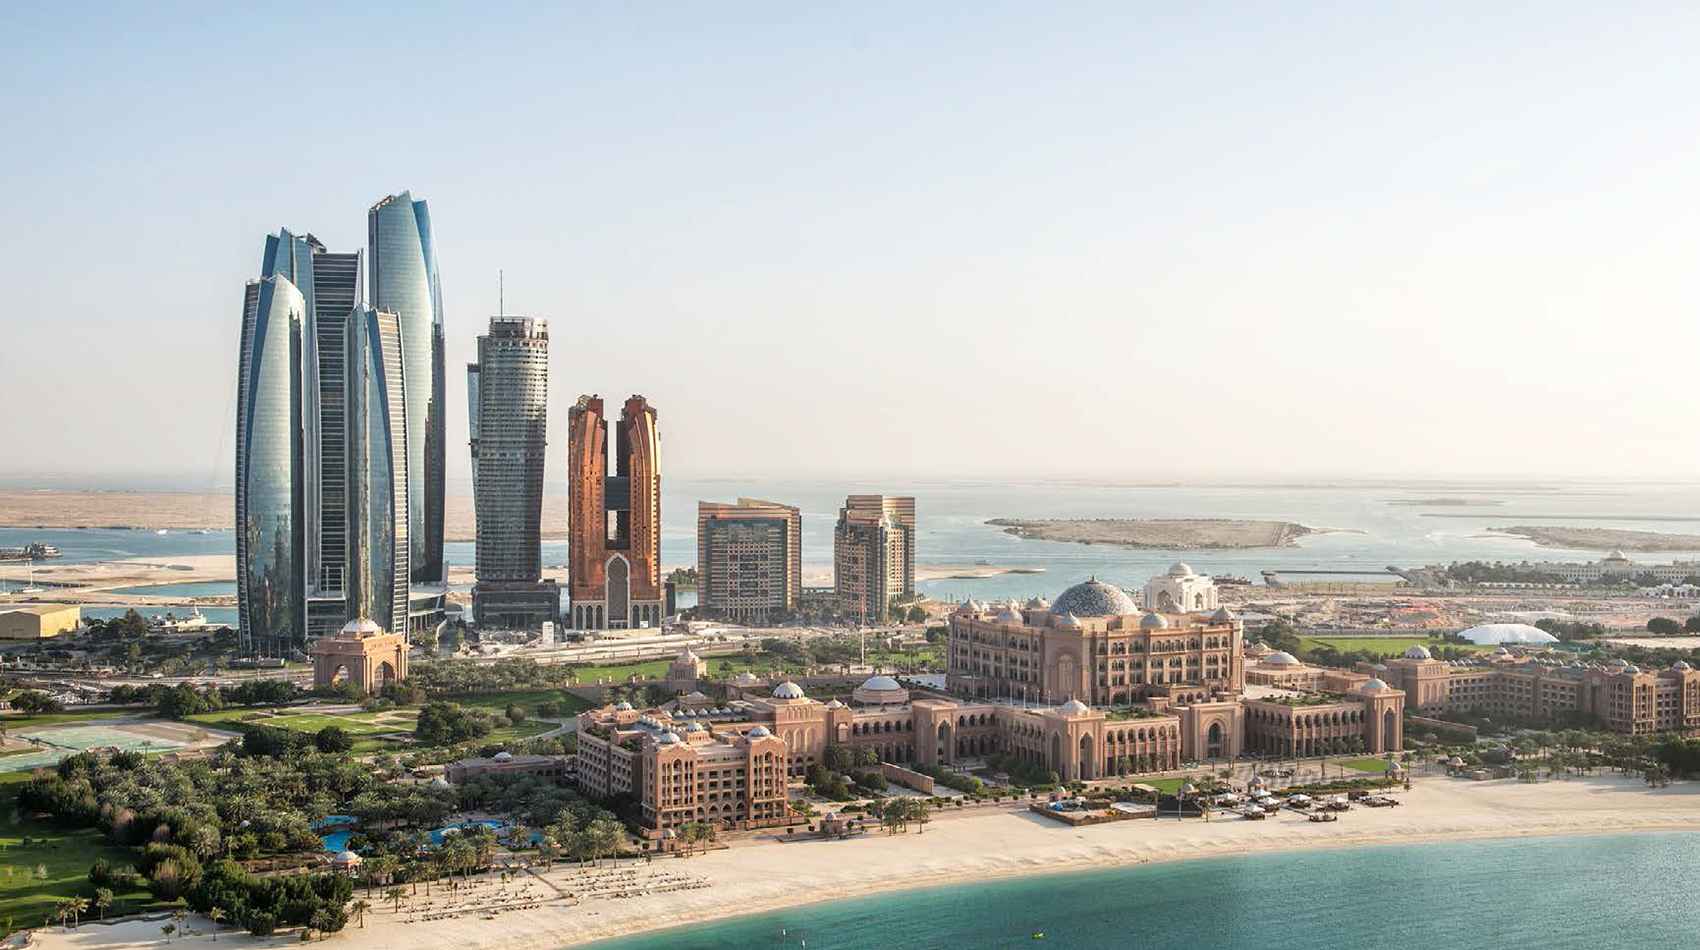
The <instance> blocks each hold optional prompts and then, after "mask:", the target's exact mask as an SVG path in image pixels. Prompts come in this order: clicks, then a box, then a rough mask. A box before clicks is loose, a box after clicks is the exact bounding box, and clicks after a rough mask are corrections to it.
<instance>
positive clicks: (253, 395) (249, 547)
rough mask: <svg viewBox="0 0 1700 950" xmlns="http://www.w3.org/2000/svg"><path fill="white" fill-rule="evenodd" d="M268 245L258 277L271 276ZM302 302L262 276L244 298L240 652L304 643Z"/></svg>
mask: <svg viewBox="0 0 1700 950" xmlns="http://www.w3.org/2000/svg"><path fill="white" fill-rule="evenodd" d="M271 243H272V242H271V241H270V240H268V241H267V259H266V262H265V264H264V265H263V268H262V269H264V270H266V271H268V272H269V271H271V270H272V269H273V268H272V266H271V265H272V261H273V255H272V251H273V248H272V246H271ZM307 313H308V310H307V300H306V298H305V297H304V296H303V295H302V293H301V291H300V290H299V289H298V288H297V287H296V286H295V284H294V283H293V282H292V281H290V280H289V278H288V277H286V276H284V275H283V274H281V273H268V274H267V276H265V277H263V278H262V279H260V280H256V281H249V282H248V285H247V287H246V288H245V289H244V292H243V296H242V340H241V344H240V346H239V348H238V353H239V355H238V360H239V363H238V366H237V383H236V600H237V611H238V613H239V615H240V627H241V635H242V637H243V641H244V643H245V644H246V645H247V646H248V648H249V649H250V650H252V651H255V652H264V653H267V654H269V655H272V656H280V655H282V654H283V653H284V652H287V651H288V650H290V649H293V648H294V647H296V646H297V645H299V644H300V643H301V642H303V640H304V637H305V630H306V628H305V622H306V616H305V614H306V577H305V574H304V571H303V567H304V559H303V554H304V549H305V546H306V536H305V530H304V529H305V525H304V523H303V520H302V518H301V512H302V503H303V496H304V485H305V471H304V464H303V463H304V459H303V452H302V439H301V431H302V419H301V415H302V413H301V407H302V375H301V368H302V366H301V363H302V350H303V347H302V327H303V324H304V323H305V321H306V319H307Z"/></svg>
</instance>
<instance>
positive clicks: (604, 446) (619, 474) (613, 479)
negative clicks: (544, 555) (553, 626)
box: [567, 396, 664, 630]
mask: <svg viewBox="0 0 1700 950" xmlns="http://www.w3.org/2000/svg"><path fill="white" fill-rule="evenodd" d="M615 434H616V439H615V444H614V445H613V446H609V444H608V421H607V419H606V418H605V416H604V413H603V404H602V398H601V397H600V396H580V397H579V400H578V403H577V404H576V405H574V406H573V408H572V409H570V410H568V412H567V482H568V484H567V492H568V502H567V505H568V510H567V514H568V518H569V519H570V520H569V523H568V525H567V572H568V582H569V597H570V609H571V615H572V616H571V624H572V626H573V628H574V629H578V630H606V629H635V628H639V627H650V628H655V627H660V626H661V618H662V609H663V606H664V603H663V599H662V586H661V434H660V431H659V429H658V428H657V426H656V413H655V409H654V408H653V407H652V406H650V405H649V402H648V401H647V400H645V399H644V398H643V397H642V396H632V397H631V398H630V399H627V400H626V404H625V406H624V407H623V408H622V409H621V410H620V422H619V427H618V428H617V429H616V430H615ZM610 448H612V449H613V454H614V466H615V470H614V471H615V473H614V474H613V475H609V474H608V455H609V450H610Z"/></svg>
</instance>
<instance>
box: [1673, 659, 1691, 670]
mask: <svg viewBox="0 0 1700 950" xmlns="http://www.w3.org/2000/svg"><path fill="white" fill-rule="evenodd" d="M1670 668H1671V669H1673V670H1692V669H1694V667H1692V666H1689V665H1688V661H1687V660H1677V661H1676V662H1675V663H1672V664H1671V665H1670Z"/></svg>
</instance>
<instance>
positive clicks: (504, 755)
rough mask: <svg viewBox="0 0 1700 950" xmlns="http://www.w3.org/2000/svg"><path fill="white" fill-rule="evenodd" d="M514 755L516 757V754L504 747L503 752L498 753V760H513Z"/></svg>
mask: <svg viewBox="0 0 1700 950" xmlns="http://www.w3.org/2000/svg"><path fill="white" fill-rule="evenodd" d="M513 757H514V754H513V753H512V752H509V751H507V750H506V749H503V750H502V751H501V752H498V753H496V761H497V762H508V761H511V760H512V759H513Z"/></svg>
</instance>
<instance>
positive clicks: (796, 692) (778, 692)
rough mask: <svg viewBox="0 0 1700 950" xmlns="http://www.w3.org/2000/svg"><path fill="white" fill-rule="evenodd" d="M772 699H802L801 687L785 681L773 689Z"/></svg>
mask: <svg viewBox="0 0 1700 950" xmlns="http://www.w3.org/2000/svg"><path fill="white" fill-rule="evenodd" d="M773 698H774V699H802V698H803V687H801V686H798V685H797V684H796V683H793V682H791V681H790V680H786V681H785V682H783V683H780V684H779V685H778V686H775V687H774V688H773Z"/></svg>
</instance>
